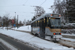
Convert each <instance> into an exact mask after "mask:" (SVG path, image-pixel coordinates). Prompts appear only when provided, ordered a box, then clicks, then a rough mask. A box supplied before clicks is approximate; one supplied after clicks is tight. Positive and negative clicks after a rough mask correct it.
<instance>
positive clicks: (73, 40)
mask: <svg viewBox="0 0 75 50" xmlns="http://www.w3.org/2000/svg"><path fill="white" fill-rule="evenodd" d="M61 39H63V40H69V41H71V42H75V39H71V38H64V37H63V38H61Z"/></svg>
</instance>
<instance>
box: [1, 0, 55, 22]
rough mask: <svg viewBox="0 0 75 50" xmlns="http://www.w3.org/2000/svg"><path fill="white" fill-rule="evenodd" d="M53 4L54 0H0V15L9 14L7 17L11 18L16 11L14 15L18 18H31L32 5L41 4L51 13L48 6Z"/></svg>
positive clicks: (32, 14)
mask: <svg viewBox="0 0 75 50" xmlns="http://www.w3.org/2000/svg"><path fill="white" fill-rule="evenodd" d="M44 1H45V2H44ZM43 2H44V3H43ZM42 3H43V4H42ZM41 4H42V5H41ZM53 4H54V0H0V16H3V15H6V14H9V17H10V18H13V16H15V12H16V17H17V15H19V20H21V21H23V20H24V19H26V20H31V18H32V17H33V16H34V13H33V12H34V8H35V7H33V6H41V7H43V8H44V10H45V11H46V13H52V10H50V9H49V8H50V6H51V5H53Z"/></svg>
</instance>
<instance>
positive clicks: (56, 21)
mask: <svg viewBox="0 0 75 50" xmlns="http://www.w3.org/2000/svg"><path fill="white" fill-rule="evenodd" d="M50 21H51V27H54V28H60V18H56V19H51V20H50Z"/></svg>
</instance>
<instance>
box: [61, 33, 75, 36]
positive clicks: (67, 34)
mask: <svg viewBox="0 0 75 50" xmlns="http://www.w3.org/2000/svg"><path fill="white" fill-rule="evenodd" d="M62 35H67V36H75V34H69V33H67V34H65V33H62Z"/></svg>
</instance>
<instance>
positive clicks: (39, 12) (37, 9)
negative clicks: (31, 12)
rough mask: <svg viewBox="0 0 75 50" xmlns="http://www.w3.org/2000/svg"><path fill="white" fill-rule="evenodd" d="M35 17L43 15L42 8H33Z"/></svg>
mask: <svg viewBox="0 0 75 50" xmlns="http://www.w3.org/2000/svg"><path fill="white" fill-rule="evenodd" d="M35 13H36V14H35V16H36V17H37V16H41V15H42V14H44V13H45V10H44V9H43V8H42V7H40V6H36V7H35Z"/></svg>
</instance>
